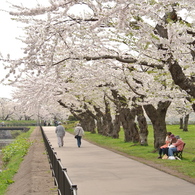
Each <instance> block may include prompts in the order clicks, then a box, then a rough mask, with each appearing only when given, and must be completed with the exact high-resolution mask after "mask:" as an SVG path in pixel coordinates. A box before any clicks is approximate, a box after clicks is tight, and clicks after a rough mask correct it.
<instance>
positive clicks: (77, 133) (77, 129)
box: [74, 123, 84, 148]
mask: <svg viewBox="0 0 195 195" xmlns="http://www.w3.org/2000/svg"><path fill="white" fill-rule="evenodd" d="M74 134H75V138H76V139H77V145H78V147H79V148H80V147H81V138H82V136H83V135H84V130H83V128H82V127H81V124H80V123H78V124H77V126H76V127H75V129H74Z"/></svg>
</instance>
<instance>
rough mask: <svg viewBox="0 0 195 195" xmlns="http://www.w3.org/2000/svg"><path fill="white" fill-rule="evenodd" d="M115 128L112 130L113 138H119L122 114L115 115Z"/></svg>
mask: <svg viewBox="0 0 195 195" xmlns="http://www.w3.org/2000/svg"><path fill="white" fill-rule="evenodd" d="M113 124H114V128H113V132H112V137H113V138H115V139H116V138H119V132H120V116H119V115H118V114H116V115H115V119H114V121H113Z"/></svg>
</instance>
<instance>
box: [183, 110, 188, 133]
mask: <svg viewBox="0 0 195 195" xmlns="http://www.w3.org/2000/svg"><path fill="white" fill-rule="evenodd" d="M188 121H189V114H187V115H186V116H185V118H184V127H183V131H188Z"/></svg>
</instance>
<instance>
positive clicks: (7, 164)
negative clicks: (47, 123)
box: [0, 127, 35, 195]
mask: <svg viewBox="0 0 195 195" xmlns="http://www.w3.org/2000/svg"><path fill="white" fill-rule="evenodd" d="M34 128H35V127H30V130H29V131H28V132H25V133H21V134H20V135H19V136H18V137H17V138H16V139H15V140H14V141H13V142H12V143H11V144H9V145H7V146H5V147H4V148H3V149H2V154H1V160H2V163H3V164H2V167H0V169H2V172H0V194H2V195H3V194H5V192H6V189H7V187H8V186H9V185H10V184H11V183H13V182H14V181H13V176H14V175H15V173H17V171H18V169H19V165H20V163H21V162H22V161H23V157H24V156H25V155H26V154H27V152H28V149H29V147H30V145H31V142H30V141H29V137H30V134H31V133H32V131H33V129H34Z"/></svg>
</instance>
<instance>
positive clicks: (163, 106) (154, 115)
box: [144, 101, 171, 149]
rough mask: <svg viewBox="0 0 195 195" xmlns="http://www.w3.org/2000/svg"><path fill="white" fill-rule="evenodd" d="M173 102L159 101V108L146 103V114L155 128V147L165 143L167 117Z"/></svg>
mask: <svg viewBox="0 0 195 195" xmlns="http://www.w3.org/2000/svg"><path fill="white" fill-rule="evenodd" d="M170 104H171V102H170V101H166V102H161V101H160V102H159V103H158V107H157V109H155V108H154V106H153V105H152V104H148V105H144V109H145V111H146V114H147V115H148V117H149V118H150V120H151V122H152V125H153V129H154V148H155V149H158V148H159V147H160V146H162V145H164V143H165V137H166V133H167V129H166V122H165V117H166V113H167V109H168V107H169V106H170Z"/></svg>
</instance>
